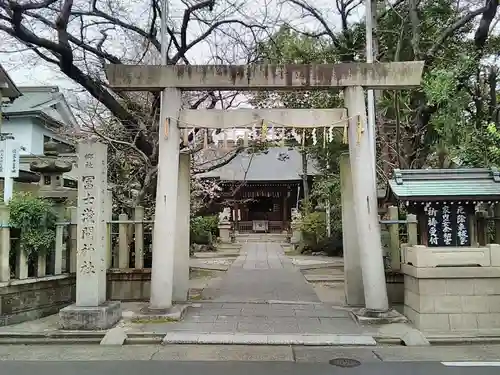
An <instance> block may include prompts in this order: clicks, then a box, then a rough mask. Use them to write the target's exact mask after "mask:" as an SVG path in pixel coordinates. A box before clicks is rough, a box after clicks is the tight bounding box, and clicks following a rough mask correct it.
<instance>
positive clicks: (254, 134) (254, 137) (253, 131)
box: [251, 124, 257, 140]
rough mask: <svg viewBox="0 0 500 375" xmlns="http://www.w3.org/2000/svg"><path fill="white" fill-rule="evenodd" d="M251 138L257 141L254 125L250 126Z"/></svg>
mask: <svg viewBox="0 0 500 375" xmlns="http://www.w3.org/2000/svg"><path fill="white" fill-rule="evenodd" d="M251 138H252V139H253V140H256V139H257V125H256V124H253V125H252V134H251Z"/></svg>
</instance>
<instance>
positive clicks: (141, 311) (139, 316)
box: [123, 302, 189, 322]
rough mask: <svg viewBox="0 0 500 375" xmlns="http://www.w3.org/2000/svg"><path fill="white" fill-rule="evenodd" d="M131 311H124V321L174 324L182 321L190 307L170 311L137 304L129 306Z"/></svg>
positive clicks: (146, 303)
mask: <svg viewBox="0 0 500 375" xmlns="http://www.w3.org/2000/svg"><path fill="white" fill-rule="evenodd" d="M129 307H130V309H128V310H125V311H123V319H126V320H130V321H132V322H137V321H150V322H154V321H157V322H162V321H163V322H174V321H180V320H182V318H183V317H184V315H185V313H186V311H187V309H188V308H189V305H187V304H186V305H182V304H180V305H174V306H172V307H171V308H169V309H161V310H158V309H150V308H149V303H148V302H144V303H137V304H134V305H129Z"/></svg>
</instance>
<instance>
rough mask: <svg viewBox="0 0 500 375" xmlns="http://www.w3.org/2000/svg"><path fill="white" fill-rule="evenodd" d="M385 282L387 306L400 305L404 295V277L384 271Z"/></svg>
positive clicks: (400, 274)
mask: <svg viewBox="0 0 500 375" xmlns="http://www.w3.org/2000/svg"><path fill="white" fill-rule="evenodd" d="M385 280H386V286H387V298H388V299H389V305H391V306H394V305H402V304H403V303H404V295H405V286H404V275H403V274H402V273H399V272H393V271H386V272H385Z"/></svg>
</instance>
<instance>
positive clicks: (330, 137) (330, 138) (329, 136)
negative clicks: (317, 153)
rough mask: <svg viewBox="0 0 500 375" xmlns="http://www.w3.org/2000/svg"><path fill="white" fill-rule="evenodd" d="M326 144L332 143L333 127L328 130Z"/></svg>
mask: <svg viewBox="0 0 500 375" xmlns="http://www.w3.org/2000/svg"><path fill="white" fill-rule="evenodd" d="M328 142H333V126H330V127H329V128H328Z"/></svg>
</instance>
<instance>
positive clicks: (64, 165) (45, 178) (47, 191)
mask: <svg viewBox="0 0 500 375" xmlns="http://www.w3.org/2000/svg"><path fill="white" fill-rule="evenodd" d="M44 154H45V156H44V157H42V158H40V160H37V161H33V162H31V164H30V170H31V171H32V172H37V173H39V174H40V175H41V178H40V183H39V184H40V190H39V192H38V193H39V195H40V196H42V197H46V198H50V199H52V200H53V201H54V202H57V203H61V202H64V201H66V200H67V199H68V198H74V197H75V196H76V189H70V188H65V187H64V179H63V173H67V172H70V171H71V170H72V169H73V165H72V164H71V162H68V161H64V160H60V159H59V152H58V151H57V143H55V142H53V141H49V142H47V143H46V144H45V153H44Z"/></svg>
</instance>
